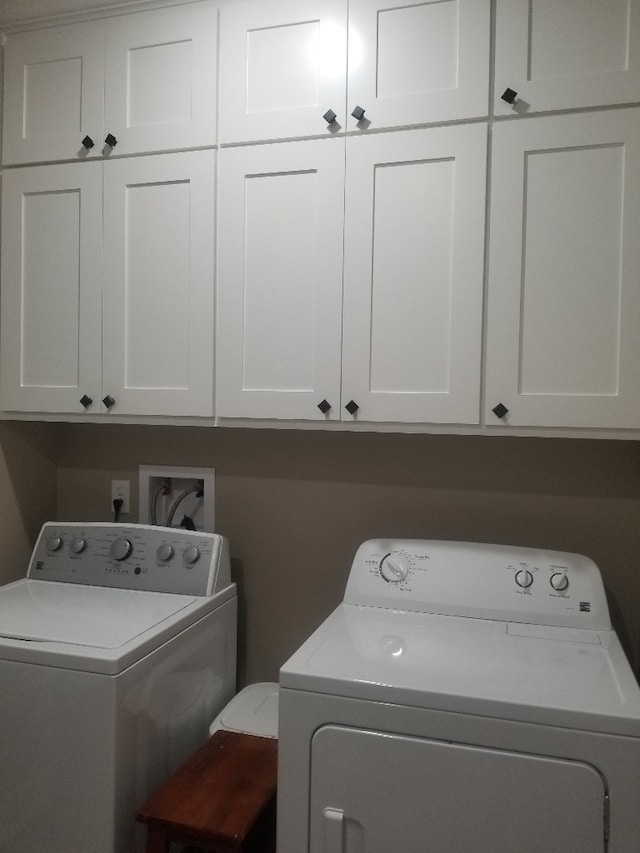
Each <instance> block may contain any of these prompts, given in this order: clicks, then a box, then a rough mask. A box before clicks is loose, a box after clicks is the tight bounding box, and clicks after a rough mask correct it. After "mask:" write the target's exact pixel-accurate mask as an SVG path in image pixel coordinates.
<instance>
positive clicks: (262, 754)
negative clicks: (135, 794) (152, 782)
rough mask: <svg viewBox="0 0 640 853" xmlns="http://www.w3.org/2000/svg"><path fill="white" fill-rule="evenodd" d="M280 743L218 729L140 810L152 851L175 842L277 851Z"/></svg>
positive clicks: (237, 851) (222, 849)
mask: <svg viewBox="0 0 640 853" xmlns="http://www.w3.org/2000/svg"><path fill="white" fill-rule="evenodd" d="M277 760H278V741H277V740H276V739H275V738H265V737H257V736H256V735H247V734H239V733H237V732H229V731H224V730H218V731H217V732H215V734H213V735H212V736H211V737H210V738H209V739H208V740H207V741H205V743H203V744H202V746H201V747H200V748H199V749H198V750H197V751H196V752H194V754H193V755H192V756H191V757H190V758H188V759H187V761H186V762H185V763H184V764H183V765H182V766H181V767H179V768H178V770H176V772H175V773H174V774H173V775H172V776H170V777H169V779H167V781H166V782H165V783H164V785H163V786H162V787H161V788H160V789H159V790H157V791H156V792H155V793H154V794H153V795H152V796H151V797H150V799H149V800H147V802H146V803H145V804H144V805H143V806H142V807H141V808H140V809H139V810H138V813H137V815H136V818H137V820H139V821H142V822H143V823H146V824H147V828H148V835H147V847H146V853H168V851H169V845H170V843H171V842H172V841H179V842H182V843H184V844H193V845H195V846H197V847H201V848H204V849H206V850H211V851H214V853H273V851H275V806H276V803H275V799H276V798H275V794H276V777H277Z"/></svg>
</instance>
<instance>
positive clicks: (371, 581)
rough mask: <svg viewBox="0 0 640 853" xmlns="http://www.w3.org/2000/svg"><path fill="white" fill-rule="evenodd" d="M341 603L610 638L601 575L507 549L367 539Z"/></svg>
mask: <svg viewBox="0 0 640 853" xmlns="http://www.w3.org/2000/svg"><path fill="white" fill-rule="evenodd" d="M344 601H345V603H346V604H360V605H371V606H374V607H386V608H393V609H398V610H411V611H417V612H423V613H439V614H443V615H448V616H470V617H476V618H481V619H494V620H500V621H505V622H524V623H529V624H534V625H557V626H564V627H570V628H590V629H595V630H602V631H609V630H611V622H610V619H609V608H608V605H607V600H606V596H605V592H604V587H603V584H602V578H601V576H600V571H599V570H598V567H597V566H596V565H595V563H594V562H593V561H592V560H590V559H588V558H587V557H583V556H581V555H579V554H567V553H564V552H561V551H543V550H538V549H536V548H519V547H515V546H508V545H484V544H479V543H475V542H446V541H437V540H422V539H413V540H396V539H372V540H369V541H367V542H364V543H363V544H362V545H361V546H360V548H359V549H358V551H357V553H356V556H355V559H354V561H353V565H352V567H351V572H350V575H349V581H348V583H347V589H346V593H345V598H344Z"/></svg>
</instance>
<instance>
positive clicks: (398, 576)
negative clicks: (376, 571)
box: [380, 554, 409, 583]
mask: <svg viewBox="0 0 640 853" xmlns="http://www.w3.org/2000/svg"><path fill="white" fill-rule="evenodd" d="M380 574H381V575H382V577H383V578H384V579H385V580H386V581H388V582H389V583H400V581H403V580H404V579H405V578H406V577H407V575H408V574H409V564H408V562H407V560H406V558H405V557H402V556H400V555H399V554H387V555H386V557H383V558H382V560H381V561H380Z"/></svg>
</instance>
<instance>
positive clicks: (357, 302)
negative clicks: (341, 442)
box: [342, 124, 487, 423]
mask: <svg viewBox="0 0 640 853" xmlns="http://www.w3.org/2000/svg"><path fill="white" fill-rule="evenodd" d="M486 140H487V129H486V125H484V124H476V125H469V126H457V127H445V128H429V129H424V130H410V131H399V132H396V133H390V134H380V135H377V134H376V135H375V136H361V137H357V138H353V139H349V140H348V141H347V184H346V186H347V190H346V212H345V266H344V343H343V380H342V395H343V399H342V402H343V405H345V406H346V405H348V404H349V403H351V402H355V403H356V405H357V406H358V407H359V409H358V410H357V412H356V413H355V415H354V416H353V417H354V419H356V420H364V421H396V422H403V423H407V422H425V423H426V422H431V423H435V422H438V423H443V422H444V423H446V422H449V423H478V419H479V386H480V358H481V351H480V347H481V333H482V287H483V268H484V263H483V257H484V219H485V180H486V145H487V141H486ZM350 408H353V407H350ZM343 416H344V417H345V418H347V419H349V417H350V416H349V414H348V410H347V412H346V413H344V414H343Z"/></svg>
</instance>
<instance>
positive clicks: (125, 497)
mask: <svg viewBox="0 0 640 853" xmlns="http://www.w3.org/2000/svg"><path fill="white" fill-rule="evenodd" d="M129 485H130V484H129V480H112V481H111V505H110V506H109V509H110V510H111V512H113V502H114V501H115V500H122V507H121V509H120V512H121V513H128V512H129Z"/></svg>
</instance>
